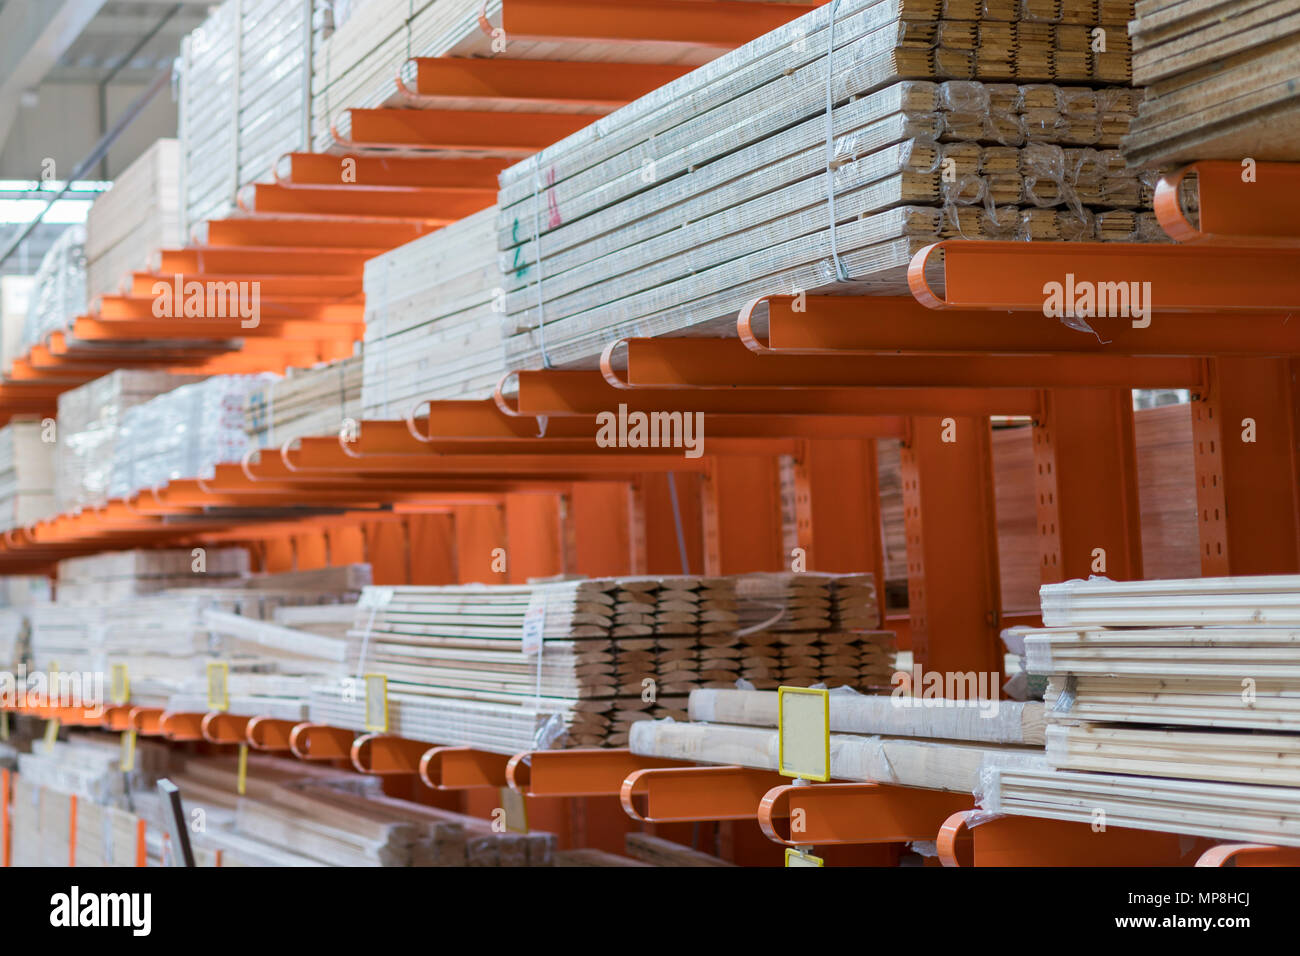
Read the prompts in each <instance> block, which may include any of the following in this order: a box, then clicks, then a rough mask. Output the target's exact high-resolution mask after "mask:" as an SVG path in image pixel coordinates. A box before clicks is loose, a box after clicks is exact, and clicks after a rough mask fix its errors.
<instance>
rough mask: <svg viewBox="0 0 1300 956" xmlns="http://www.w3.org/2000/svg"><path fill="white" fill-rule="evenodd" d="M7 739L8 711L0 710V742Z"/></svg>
mask: <svg viewBox="0 0 1300 956" xmlns="http://www.w3.org/2000/svg"><path fill="white" fill-rule="evenodd" d="M8 739H9V711H7V710H0V740H8Z"/></svg>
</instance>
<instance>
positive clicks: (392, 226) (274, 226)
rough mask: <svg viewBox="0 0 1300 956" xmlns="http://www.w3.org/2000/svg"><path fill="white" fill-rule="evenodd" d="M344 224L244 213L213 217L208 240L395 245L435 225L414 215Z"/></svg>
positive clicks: (245, 243)
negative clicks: (233, 216)
mask: <svg viewBox="0 0 1300 956" xmlns="http://www.w3.org/2000/svg"><path fill="white" fill-rule="evenodd" d="M342 225H343V223H340V222H337V221H330V222H322V221H321V219H320V217H319V216H303V217H296V218H295V217H288V216H275V217H271V216H241V217H239V218H236V219H214V220H210V221H209V222H208V223H207V225H206V231H207V242H208V243H210V244H212V245H215V246H300V247H301V246H311V247H313V248H328V247H339V246H341V247H344V248H354V247H356V246H358V245H361V246H370V247H374V248H381V247H387V248H393V247H395V246H400V245H403V244H404V243H407V242H411V241H412V240H414V239H418V238H420V236H423V235H425V234H427V233H428V232H429V230H430V228H431V227H430V226H429V224H428V223H425V222H422V221H420V220H419V219H418V218H416V217H414V216H412V217H407V218H402V219H386V220H376V219H369V218H367V219H360V218H357V219H350V220H348V221H347V223H346V228H340V226H342ZM305 291H309V292H314V291H315V290H305ZM262 293H263V296H264V297H271V296H273V295H274V293H273V292H272V291H271V290H270V289H267V288H263V290H262Z"/></svg>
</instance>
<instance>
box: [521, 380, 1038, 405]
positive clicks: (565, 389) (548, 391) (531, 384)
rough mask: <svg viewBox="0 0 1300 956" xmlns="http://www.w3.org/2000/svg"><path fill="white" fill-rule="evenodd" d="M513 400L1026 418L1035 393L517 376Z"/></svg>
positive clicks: (960, 389) (1026, 391) (1035, 399)
mask: <svg viewBox="0 0 1300 956" xmlns="http://www.w3.org/2000/svg"><path fill="white" fill-rule="evenodd" d="M515 375H516V377H517V380H518V387H517V395H516V397H515V399H514V400H513V401H512V400H511V399H510V398H509V397H507V396H506V395H505V394H504V390H503V387H502V386H499V387H498V391H497V403H498V406H499V407H500V408H501V409H502V411H504V412H505V413H506V414H521V415H533V416H540V415H547V416H551V415H597V414H600V413H601V412H610V411H616V410H617V409H618V408H619V406H620V405H626V406H627V408H628V411H629V412H631V411H644V412H657V411H699V412H705V413H709V414H712V413H729V414H749V415H758V414H785V415H795V414H814V415H818V414H820V415H957V416H963V415H969V416H981V415H1031V414H1036V413H1037V412H1038V410H1039V397H1038V393H1037V392H1036V391H1034V390H1032V389H1012V388H983V389H975V388H915V389H906V388H883V389H882V388H871V387H861V388H806V389H757V388H756V389H744V390H727V389H635V390H627V389H615V388H613V387H612V386H611V385H610V384H609V383H608V382H606V381H605V379H604V378H603V377H602V375H601V374H600V372H596V371H591V372H589V371H523V372H518V373H515Z"/></svg>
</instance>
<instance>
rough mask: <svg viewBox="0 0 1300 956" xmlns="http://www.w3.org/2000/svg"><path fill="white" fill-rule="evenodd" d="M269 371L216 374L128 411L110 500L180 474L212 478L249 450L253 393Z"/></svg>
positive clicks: (115, 456)
mask: <svg viewBox="0 0 1300 956" xmlns="http://www.w3.org/2000/svg"><path fill="white" fill-rule="evenodd" d="M266 379H267V376H265V375H214V376H212V377H211V378H208V379H204V380H203V381H201V382H195V383H193V384H192V385H182V386H180V387H179V388H175V389H172V390H171V391H169V392H165V393H164V394H162V395H158V396H157V397H155V398H151V399H149V400H148V401H146V402H141V403H140V404H139V405H136V406H134V407H132V408H130V409H127V411H126V412H125V413H124V414H123V415H122V420H121V425H120V427H119V429H118V434H117V441H116V443H115V445H114V448H113V463H112V472H111V475H110V477H109V483H108V496H109V497H110V498H128V497H130V496H131V495H133V494H135V493H136V492H139V491H144V490H146V489H150V488H159V487H162V486H163V485H165V484H167V482H169V481H175V480H176V479H178V478H211V477H212V474H213V469H214V467H215V466H216V465H219V464H224V463H229V462H237V461H240V460H241V459H242V458H243V457H244V454H245V453H246V452H247V451H249V449H250V445H249V439H248V434H247V432H246V431H245V430H244V414H245V413H244V409H245V406H246V405H247V404H248V396H249V394H250V393H251V392H252V391H253V389H255V388H257V387H259V386H260V385H261V384H263V383H264V382H265V381H266Z"/></svg>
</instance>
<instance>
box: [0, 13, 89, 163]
mask: <svg viewBox="0 0 1300 956" xmlns="http://www.w3.org/2000/svg"><path fill="white" fill-rule="evenodd" d="M104 3H105V0H9V2H8V3H6V4H4V6H3V7H0V144H3V143H4V141H5V140H6V139H7V138H8V136H9V131H10V129H12V128H13V124H14V120H15V119H16V118H17V116H18V109H19V100H20V98H21V96H22V93H23V90H27V89H34V88H35V87H36V86H37V85H38V84H39V83H40V82H41V80H42V79H43V78H44V77H45V74H46V73H48V72H49V71H50V69H51V68H52V67H53V66H54V65H55V64H56V63H58V62H59V58H60V57H62V56H63V54H64V53H65V52H66V51H67V49H68V47H70V46H72V44H73V42H74V41H75V40H76V39H77V37H78V36H80V35H81V32H82V31H83V30H84V29H85V28H86V24H88V23H89V22H90V21H91V20H93V19H94V17H95V15H96V14H97V13H99V10H100V8H101V7H103V6H104Z"/></svg>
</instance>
